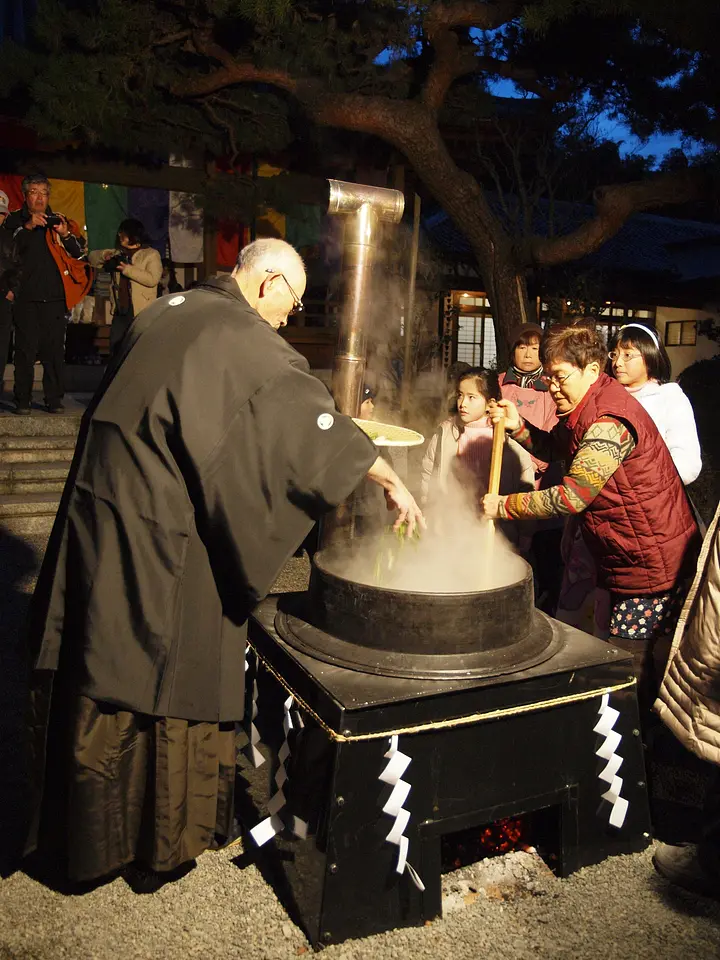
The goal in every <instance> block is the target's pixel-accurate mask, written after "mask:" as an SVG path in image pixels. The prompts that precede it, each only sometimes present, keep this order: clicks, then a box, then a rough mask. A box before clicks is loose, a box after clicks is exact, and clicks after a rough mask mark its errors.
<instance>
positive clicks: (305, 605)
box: [275, 549, 560, 679]
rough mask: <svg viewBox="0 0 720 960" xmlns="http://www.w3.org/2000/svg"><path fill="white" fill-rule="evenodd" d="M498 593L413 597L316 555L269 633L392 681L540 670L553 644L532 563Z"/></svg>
mask: <svg viewBox="0 0 720 960" xmlns="http://www.w3.org/2000/svg"><path fill="white" fill-rule="evenodd" d="M518 567H519V570H520V575H519V577H518V579H517V580H516V581H515V582H513V583H509V584H507V585H506V586H503V587H499V588H496V589H492V590H482V591H478V592H475V593H415V592H411V591H407V590H391V589H388V588H385V587H378V586H371V585H369V584H366V583H357V582H355V581H352V580H348V579H345V578H344V577H341V576H338V575H337V574H336V573H334V572H333V551H332V549H330V550H327V551H325V550H323V551H320V552H319V553H317V554H316V555H315V558H314V561H313V570H312V575H311V578H310V589H309V591H308V594H307V595H306V596H305V597H303V599H302V600H299V599H297V597H295V598H294V599H290V600H286V601H285V602H283V601H282V600H281V603H280V609H279V612H278V615H277V617H276V622H275V625H276V629H277V630H278V633H279V634H280V636H281V637H282V638H283V640H285V641H286V642H287V643H289V644H290V645H291V646H293V647H295V648H297V649H299V650H301V651H302V652H303V653H307V654H310V655H311V656H313V657H315V658H316V659H320V660H324V661H326V662H327V663H333V664H336V665H338V666H343V667H349V668H350V669H353V670H361V671H363V672H365V673H376V674H382V675H385V676H394V677H422V678H428V679H456V678H458V677H468V678H470V677H485V676H498V675H500V674H504V673H513V672H515V671H518V670H522V669H525V668H528V667H532V666H535V665H536V664H538V663H542V661H543V660H547V659H549V658H550V657H551V656H553V654H554V653H555V652H556V651H557V649H558V647H559V645H560V641H559V639H558V637H557V635H556V632H555V630H554V628H553V624H552V621H551V620H550V618H549V617H546V616H545V615H544V614H543V613H541V612H540V611H538V610H536V609H535V607H534V604H533V576H532V570H531V569H530V566H529V565H528V564H527V563H525V562H524V561H520V560H519V561H518Z"/></svg>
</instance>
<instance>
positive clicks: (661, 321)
mask: <svg viewBox="0 0 720 960" xmlns="http://www.w3.org/2000/svg"><path fill="white" fill-rule="evenodd" d="M706 317H712V318H713V319H714V320H715V321H716V322H720V312H718V310H716V309H714V310H713V309H708V310H686V309H684V308H680V307H658V308H657V312H656V314H655V325H656V327H657V331H658V334H659V335H660V339H661V341H662V342H663V343H665V324H666V323H669V322H671V321H675V320H686V321H687V320H692V321H693V322H697V321H700V320H705V318H706ZM665 349H666V350H667V352H668V356H669V357H670V363H671V364H672V375H673V380H677V378H678V376H679V375H680V374H681V373H682V371H683V370H684V369H685V367H689V366H690V364H691V363H695V361H696V360H709V359H710V357H714V356H715V354H716V353H717V349H718V344H716V343H715V342H714V341H712V340H708V338H707V337H703V336H701V335H700V334H698V338H697V344H696V345H695V346H694V347H667V346H666V348H665Z"/></svg>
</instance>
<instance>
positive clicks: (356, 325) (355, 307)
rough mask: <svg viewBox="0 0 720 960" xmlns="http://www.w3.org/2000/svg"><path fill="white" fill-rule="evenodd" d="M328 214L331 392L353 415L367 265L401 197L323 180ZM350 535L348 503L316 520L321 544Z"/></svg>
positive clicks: (367, 301) (365, 319)
mask: <svg viewBox="0 0 720 960" xmlns="http://www.w3.org/2000/svg"><path fill="white" fill-rule="evenodd" d="M328 182H329V184H330V201H329V203H328V213H329V214H331V215H335V216H342V217H344V218H345V231H344V239H343V264H342V290H343V302H342V309H341V313H340V329H339V330H338V339H337V347H336V350H335V362H334V364H333V375H332V386H331V389H332V394H333V397H334V398H335V403H336V404H337V408H338V410H339V411H340V412H341V413H345V414H347V415H348V416H350V417H356V416H357V415H358V413H359V412H360V402H361V393H362V388H363V382H364V380H365V364H366V362H367V341H368V326H369V320H370V312H371V304H372V294H371V288H370V281H371V276H372V268H373V265H374V264H375V262H376V260H377V256H378V247H379V241H380V224H381V223H399V221H400V220H401V219H402V215H403V210H404V208H405V198H404V196H403V195H402V193H401V192H400V191H399V190H390V189H388V188H386V187H372V186H369V185H368V184H363V183H346V182H344V181H342V180H329V181H328ZM350 536H352V509H351V507H350V504H349V503H348V502H346V503H343V504H340V506H339V507H338V508H337V510H335V511H334V512H333V513H332V514H330V515H329V516H326V517H325V518H324V520H323V522H322V530H321V542H322V545H323V547H327V546H328V545H329V544H330V543H332V542H335V541H337V540H341V539H346V538H348V537H350Z"/></svg>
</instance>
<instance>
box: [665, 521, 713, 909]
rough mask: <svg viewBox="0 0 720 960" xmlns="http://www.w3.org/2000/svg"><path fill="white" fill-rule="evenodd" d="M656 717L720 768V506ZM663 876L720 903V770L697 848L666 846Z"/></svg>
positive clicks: (679, 628)
mask: <svg viewBox="0 0 720 960" xmlns="http://www.w3.org/2000/svg"><path fill="white" fill-rule="evenodd" d="M655 711H656V712H657V713H658V714H659V716H660V718H661V719H662V720H663V722H664V723H665V724H666V725H667V726H668V727H669V728H670V730H671V731H672V732H673V733H674V734H675V736H676V737H677V738H678V740H680V742H681V743H682V744H683V745H684V746H685V747H687V749H688V750H691V751H692V752H693V753H695V754H697V756H698V757H700V758H701V759H702V760H706V761H708V762H709V763H713V764H715V765H716V766H718V767H720V505H719V506H718V509H717V511H716V513H715V517H714V519H713V522H712V524H711V525H710V529H709V530H708V532H707V535H706V537H705V541H704V543H703V547H702V551H701V553H700V558H699V560H698V566H697V572H696V574H695V579H694V581H693V585H692V587H691V589H690V593H689V594H688V596H687V599H686V601H685V606H684V607H683V611H682V614H681V615H680V619H679V621H678V625H677V628H676V630H675V636H674V638H673V644H672V648H671V651H670V659H669V661H668V667H667V670H666V673H665V678H664V680H663V683H662V686H661V687H660V694H659V696H658V699H657V700H656V702H655ZM653 862H654V864H655V868H656V869H657V871H658V873H661V874H662V875H663V876H664V877H667V879H668V880H670V881H671V882H672V883H675V884H677V885H678V886H681V887H685V888H686V889H688V890H692V891H694V892H695V893H700V894H702V895H704V896H709V897H713V898H715V899H720V770H717V771H716V773H715V776H714V778H713V780H712V781H711V783H710V787H709V789H708V794H707V798H706V801H705V808H704V811H703V828H702V836H701V839H700V842H699V843H698V844H697V845H684V846H671V845H669V844H664V843H663V844H660V845H659V847H658V849H657V851H656V853H655V857H654V859H653Z"/></svg>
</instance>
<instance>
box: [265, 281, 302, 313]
mask: <svg viewBox="0 0 720 960" xmlns="http://www.w3.org/2000/svg"><path fill="white" fill-rule="evenodd" d="M265 273H274V274H275V275H276V276H278V277H282V278H283V280H284V281H285V283H286V284H287V288H288V290H289V291H290V296H291V297H292V298H293V305H292V310H291V311H290V312H289V314H288V316H290V317H296V316H297V315H298V314H299V313H302V312H303V310H304V309H305V305H304V304H303V302H302V300H301V299H300V297H299V296H298V295H297V294H296V293H295V291H294V290H293V288H292V287H291V286H290V284H289V283H288V278H287V277H286V276H285V274H284V273H278V271H277V270H266V271H265Z"/></svg>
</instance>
